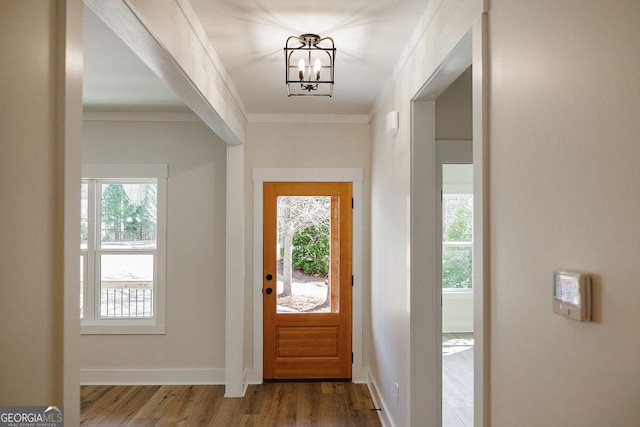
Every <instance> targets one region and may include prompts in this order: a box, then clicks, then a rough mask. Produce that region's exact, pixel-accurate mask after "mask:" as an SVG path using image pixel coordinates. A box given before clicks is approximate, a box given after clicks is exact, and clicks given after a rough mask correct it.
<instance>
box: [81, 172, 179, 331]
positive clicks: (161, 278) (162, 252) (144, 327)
mask: <svg viewBox="0 0 640 427" xmlns="http://www.w3.org/2000/svg"><path fill="white" fill-rule="evenodd" d="M168 177H169V168H168V165H161V164H155V165H148V164H145V165H140V164H129V165H122V164H118V165H112V164H85V165H82V178H83V179H123V178H133V179H135V178H155V179H156V180H157V185H158V206H157V209H158V211H157V215H158V218H157V241H156V262H155V265H154V269H155V283H154V296H153V304H154V309H153V312H154V315H153V317H152V318H144V319H97V318H96V316H95V315H94V310H93V308H94V307H93V304H92V302H93V299H94V295H95V281H91V284H92V285H93V286H91V287H90V286H89V280H87V279H88V278H90V277H91V278H92V277H95V275H94V272H93V271H85V281H84V299H85V311H84V314H85V316H84V317H85V318H84V319H81V321H80V333H81V334H85V335H88V334H149V335H152V334H159V335H161V334H166V323H165V319H166V265H167V263H166V252H167V250H166V249H167V248H166V230H167V221H166V218H167V215H166V214H167V178H168ZM90 191H91V189H90ZM92 226H93V224H91V218H89V230H95V226H94V227H93V228H92ZM85 254H86V253H85ZM85 256H86V255H85ZM85 259H86V258H85ZM88 314H90V316H89V315H88Z"/></svg>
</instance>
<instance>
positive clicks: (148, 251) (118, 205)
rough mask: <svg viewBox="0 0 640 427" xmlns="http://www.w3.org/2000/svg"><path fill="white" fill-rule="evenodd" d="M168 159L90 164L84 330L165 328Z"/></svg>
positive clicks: (84, 198) (83, 249)
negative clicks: (159, 162) (147, 162)
mask: <svg viewBox="0 0 640 427" xmlns="http://www.w3.org/2000/svg"><path fill="white" fill-rule="evenodd" d="M166 178H167V166H166V165H84V166H83V179H82V185H81V225H80V228H81V236H80V266H81V268H80V317H81V319H82V321H81V325H82V328H81V329H82V333H97V334H100V333H114V334H119V333H124V334H136V333H138V334H146V333H148V334H162V333H164V332H165V324H164V297H165V285H164V271H165V206H166Z"/></svg>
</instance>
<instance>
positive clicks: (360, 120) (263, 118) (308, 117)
mask: <svg viewBox="0 0 640 427" xmlns="http://www.w3.org/2000/svg"><path fill="white" fill-rule="evenodd" d="M247 118H248V121H249V123H322V124H367V123H369V115H368V114H249V115H248V116H247Z"/></svg>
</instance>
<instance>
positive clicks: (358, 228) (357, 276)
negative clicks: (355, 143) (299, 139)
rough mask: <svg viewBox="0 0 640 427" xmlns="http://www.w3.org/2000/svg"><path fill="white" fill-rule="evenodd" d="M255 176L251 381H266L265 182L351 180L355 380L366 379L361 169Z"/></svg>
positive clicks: (259, 171) (265, 171)
mask: <svg viewBox="0 0 640 427" xmlns="http://www.w3.org/2000/svg"><path fill="white" fill-rule="evenodd" d="M252 179H253V370H252V371H251V372H249V373H248V375H247V376H248V379H249V382H250V383H253V384H256V383H261V382H262V380H263V368H262V361H263V352H262V343H263V332H262V327H263V317H262V314H263V311H262V271H263V270H262V213H263V212H262V210H263V209H262V208H263V206H262V202H263V184H264V183H265V182H351V183H352V185H353V199H354V207H353V248H352V252H353V253H352V257H353V280H354V284H353V307H352V310H353V311H352V334H353V336H352V344H351V346H352V351H353V366H352V373H351V376H352V380H353V382H356V383H365V382H367V375H366V373H365V370H364V368H363V348H362V334H363V331H362V327H363V317H362V313H363V310H362V309H363V307H362V298H363V295H362V291H363V281H362V277H363V270H362V268H363V267H362V255H363V253H362V248H363V241H362V239H363V234H362V206H363V204H362V201H363V200H362V198H363V194H362V182H363V179H364V171H363V169H361V168H331V169H323V168H318V169H315V168H310V169H298V168H255V169H253V170H252Z"/></svg>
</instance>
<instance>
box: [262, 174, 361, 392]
mask: <svg viewBox="0 0 640 427" xmlns="http://www.w3.org/2000/svg"><path fill="white" fill-rule="evenodd" d="M351 191H352V189H351V183H326V182H313V183H302V182H280V183H277V182H265V183H264V199H263V200H264V211H263V212H264V218H263V221H264V222H263V224H264V228H263V230H264V231H263V257H264V258H263V288H262V294H263V308H264V319H263V324H264V333H263V336H264V349H263V355H264V356H263V357H264V378H265V379H311V378H327V379H328V378H334V379H335V378H341V379H347V378H351V363H352V360H351V357H352V356H351V355H352V353H351V291H352V288H351V285H352V282H351V281H352V270H351V269H352V266H351V247H352V246H351V245H352V242H351V236H352V223H351V221H352V212H351V210H352V204H351V203H352V199H351V197H352V196H351Z"/></svg>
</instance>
